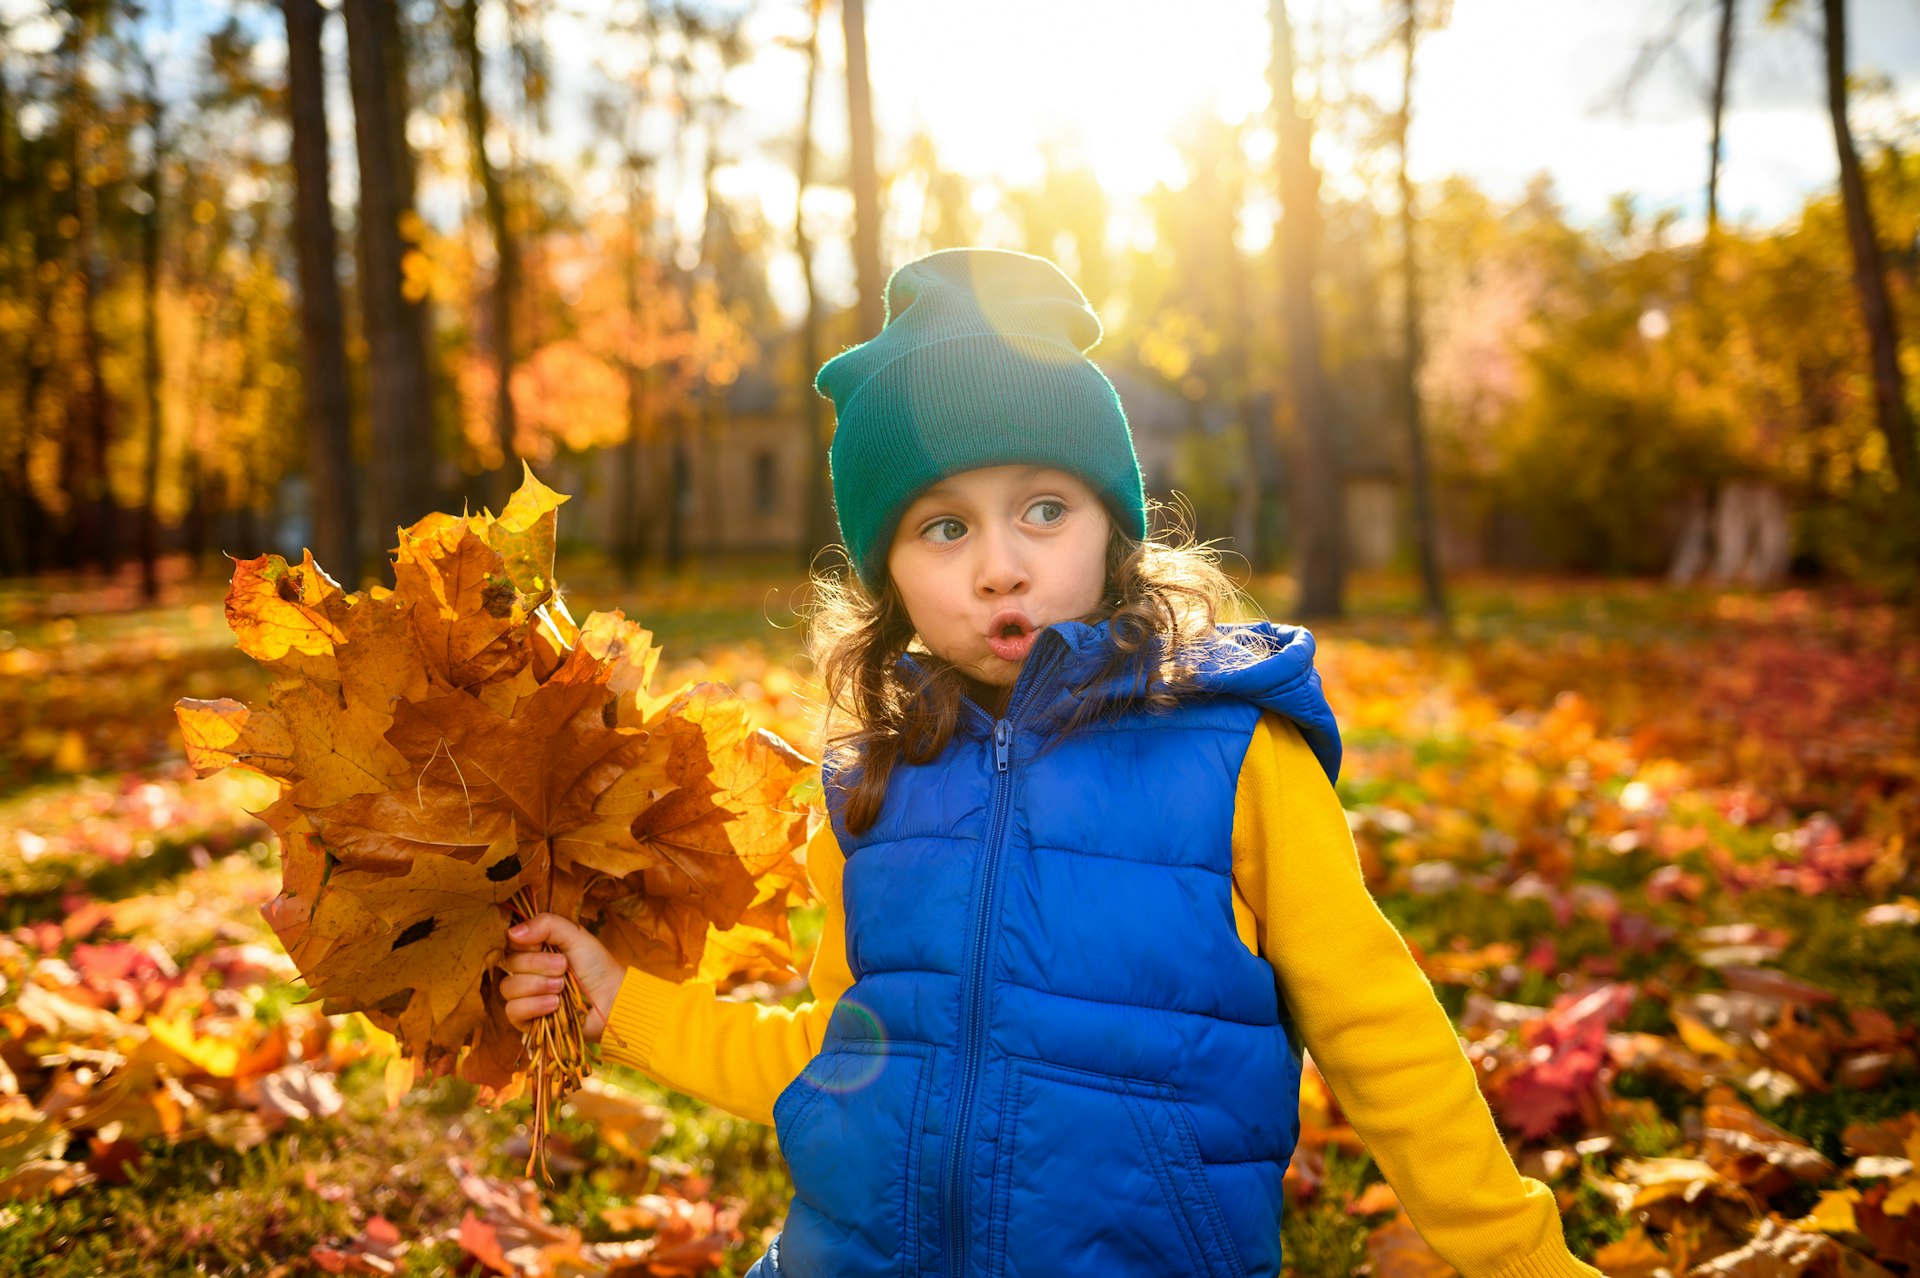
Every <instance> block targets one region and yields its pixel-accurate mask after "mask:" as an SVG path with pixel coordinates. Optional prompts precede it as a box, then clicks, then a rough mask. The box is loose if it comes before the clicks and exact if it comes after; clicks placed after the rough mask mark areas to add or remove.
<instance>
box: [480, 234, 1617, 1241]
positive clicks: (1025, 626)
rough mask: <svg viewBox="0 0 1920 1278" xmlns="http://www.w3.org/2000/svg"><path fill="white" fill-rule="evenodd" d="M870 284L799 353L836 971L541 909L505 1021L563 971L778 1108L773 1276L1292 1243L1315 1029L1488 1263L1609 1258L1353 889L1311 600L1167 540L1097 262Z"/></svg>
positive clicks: (897, 277)
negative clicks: (686, 944)
mask: <svg viewBox="0 0 1920 1278" xmlns="http://www.w3.org/2000/svg"><path fill="white" fill-rule="evenodd" d="M887 313H888V320H887V323H886V325H885V327H884V328H883V329H882V330H881V332H880V334H879V335H878V336H877V337H875V338H874V339H873V340H871V341H869V342H867V343H865V344H863V345H860V346H856V347H854V348H852V349H850V350H847V351H844V352H842V353H841V354H840V355H838V356H836V357H835V358H833V359H832V360H829V361H828V362H827V364H826V365H825V366H824V367H822V368H821V370H820V374H819V377H818V379H817V381H816V383H815V385H816V387H817V388H818V389H819V390H820V391H821V392H822V393H824V394H826V395H828V396H830V397H831V398H832V399H833V401H834V405H835V409H836V413H837V417H838V425H837V428H836V433H835V436H834V440H833V448H832V455H831V466H832V473H833V488H834V504H835V508H836V512H837V515H838V518H839V523H840V531H841V536H842V538H843V540H844V542H845V545H846V548H847V553H848V557H849V559H850V560H851V562H852V564H853V567H854V571H855V574H856V576H857V577H858V581H859V588H858V589H855V588H853V587H852V586H846V587H838V586H835V585H832V584H829V585H828V586H826V587H825V590H826V595H827V603H826V605H825V606H824V608H823V610H822V612H821V613H820V615H818V616H817V617H816V618H815V624H814V630H813V639H814V643H815V646H816V656H817V658H818V660H819V663H820V668H821V670H822V672H823V674H824V676H825V679H826V683H827V689H828V696H829V704H830V707H831V709H832V711H833V712H834V713H835V714H836V715H838V716H842V717H843V719H844V721H845V722H847V723H848V725H849V726H848V727H847V729H846V730H845V731H842V732H840V733H839V734H838V735H836V736H831V737H830V738H829V741H828V747H829V748H828V750H827V752H826V753H827V757H826V762H825V764H824V765H823V779H824V781H825V784H826V793H827V797H828V809H829V814H830V817H831V820H830V821H829V822H828V823H827V824H825V825H823V826H822V827H821V829H820V831H819V833H818V834H817V835H816V836H815V837H814V838H813V839H812V841H811V842H810V844H809V846H808V848H807V854H806V864H807V872H808V877H809V878H810V880H811V881H812V884H813V887H814V890H815V891H816V892H817V893H818V895H819V898H820V900H821V901H822V902H824V903H825V906H826V923H825V929H824V931H823V932H822V934H821V938H820V943H819V948H818V950H817V952H816V953H815V955H814V959H813V964H812V968H811V970H810V973H809V977H810V981H811V985H812V991H813V995H814V998H813V1001H812V1002H811V1003H809V1004H806V1005H804V1006H802V1007H799V1008H795V1009H792V1010H788V1009H785V1008H779V1007H767V1006H760V1005H756V1004H750V1003H741V1002H734V1001H728V1000H721V999H717V998H716V997H715V996H714V991H713V989H712V987H711V986H710V985H705V984H701V983H696V982H687V983H674V982H670V981H665V980H662V979H660V978H658V977H655V976H651V975H649V974H647V973H644V972H640V971H637V970H624V969H622V968H621V967H619V966H618V965H616V964H615V963H614V962H613V960H612V958H611V957H610V956H609V955H608V953H607V951H606V950H605V949H604V948H603V947H602V946H601V945H600V944H599V943H598V942H597V941H596V940H595V939H594V938H593V937H592V936H591V935H590V934H588V933H587V932H585V931H584V930H583V929H581V928H579V927H578V926H575V925H573V924H570V923H568V922H567V921H565V920H563V919H561V918H559V917H557V916H555V915H551V914H542V915H539V916H536V917H535V918H534V919H531V920H529V921H528V922H527V923H525V924H523V925H521V926H520V927H517V928H515V929H514V932H513V937H512V940H513V944H514V947H515V948H514V949H513V951H512V952H511V953H510V955H509V957H508V958H507V960H506V967H507V968H508V970H509V972H510V973H511V975H509V976H508V977H507V978H505V979H504V980H503V981H502V983H501V990H502V993H503V994H504V995H505V996H506V998H507V999H508V1002H507V1014H508V1016H509V1017H510V1018H511V1019H512V1020H513V1021H514V1023H515V1024H516V1025H520V1026H522V1027H525V1026H526V1025H528V1024H529V1023H531V1022H532V1021H534V1020H535V1019H536V1018H538V1017H540V1016H544V1015H547V1014H549V1013H551V1012H552V1011H553V1010H554V1008H555V1007H557V1006H558V996H557V994H556V993H555V991H557V990H558V989H560V988H561V985H562V978H563V976H564V974H565V973H566V971H567V970H568V968H569V967H571V968H572V969H573V970H574V971H575V972H576V973H577V974H578V976H579V978H580V980H581V983H582V985H583V986H584V988H585V989H586V991H587V993H588V996H589V997H590V999H591V1001H592V1003H593V1005H594V1009H595V1010H594V1012H593V1014H592V1016H591V1017H590V1018H589V1021H588V1024H587V1033H588V1036H589V1037H590V1038H593V1039H596V1040H598V1038H599V1036H600V1033H601V1031H602V1030H603V1029H604V1028H605V1027H606V1026H608V1025H611V1026H612V1027H613V1029H614V1030H615V1033H614V1034H612V1035H609V1036H608V1037H607V1039H606V1041H605V1042H603V1043H602V1044H601V1051H602V1053H603V1055H605V1056H607V1057H609V1058H611V1059H614V1060H618V1061H622V1062H625V1063H628V1064H631V1065H633V1066H635V1067H637V1068H639V1069H641V1070H644V1071H646V1072H647V1073H648V1074H650V1075H652V1076H653V1077H655V1078H657V1079H659V1080H660V1081H661V1082H663V1083H665V1084H667V1085H668V1086H670V1087H673V1088H677V1089H679V1090H681V1091H684V1092H688V1093H690V1094H692V1095H694V1096H697V1097H700V1098H702V1099H704V1100H707V1101H709V1102H711V1103H713V1104H715V1105H719V1106H721V1107H722V1108H724V1109H727V1110H730V1111H732V1112H735V1113H738V1114H742V1115H746V1116H748V1117H752V1118H756V1119H759V1120H760V1121H762V1122H771V1123H772V1124H773V1125H774V1128H775V1131H776V1133H777V1134H778V1138H779V1142H780V1148H781V1151H782V1153H783V1154H784V1156H785V1158H786V1160H787V1163H788V1166H789V1168H790V1169H791V1171H792V1174H793V1183H794V1191H795V1192H794V1198H793V1202H792V1204H791V1207H790V1209H789V1211H788V1214H787V1218H786V1222H785V1225H784V1227H783V1230H782V1232H781V1233H780V1235H779V1236H778V1237H777V1238H776V1239H775V1240H774V1242H773V1244H772V1246H771V1247H770V1248H769V1249H768V1251H767V1254H766V1255H765V1256H763V1257H762V1258H761V1259H760V1260H759V1261H758V1262H756V1264H755V1265H754V1267H753V1269H752V1270H750V1271H749V1273H750V1278H770V1276H771V1275H774V1274H793V1275H805V1276H812V1275H832V1276H834V1278H865V1276H868V1275H882V1274H886V1275H948V1276H950V1278H962V1276H963V1275H982V1276H985V1275H1006V1276H1007V1278H1070V1276H1073V1275H1086V1276H1087V1278H1094V1276H1096V1275H1098V1276H1099V1278H1135V1276H1142V1278H1144V1276H1146V1275H1186V1274H1196V1275H1197V1274H1204V1275H1212V1276H1214V1278H1226V1276H1227V1275H1235V1276H1240V1275H1261V1276H1267V1275H1275V1274H1278V1273H1279V1271H1280V1262H1281V1257H1280V1228H1279V1226H1280V1209H1281V1201H1282V1192H1281V1178H1282V1175H1283V1174H1284V1172H1285V1170H1286V1165H1287V1162H1288V1159H1289V1157H1290V1156H1291V1154H1292V1151H1293V1146H1294V1142H1295V1139H1296V1137H1297V1135H1298V1121H1299V1120H1298V1109H1299V1080H1300V1052H1301V1050H1302V1049H1303V1048H1308V1049H1311V1050H1312V1052H1313V1055H1314V1059H1315V1060H1316V1061H1317V1062H1318V1063H1319V1066H1320V1068H1321V1070H1322V1071H1323V1073H1324V1074H1325V1076H1326V1078H1327V1080H1328V1082H1329V1084H1330V1085H1331V1087H1332V1089H1333V1092H1334V1094H1335V1096H1336V1097H1337V1098H1338V1100H1339V1102H1340V1104H1341V1106H1342V1108H1343V1109H1344V1110H1345V1111H1346V1114H1347V1115H1348V1117H1349V1118H1350V1119H1351V1121H1352V1123H1353V1125H1354V1127H1355V1128H1356V1129H1358V1131H1359V1132H1360V1134H1361V1136H1362V1137H1364V1138H1365V1140H1366V1141H1367V1144H1368V1146H1369V1147H1370V1149H1371V1150H1372V1153H1373V1156H1374V1158H1375V1159H1376V1160H1377V1161H1378V1163H1379V1164H1380V1166H1381V1168H1382V1170H1383V1171H1384V1172H1385V1173H1386V1176H1387V1179H1388V1181H1389V1182H1390V1183H1391V1184H1392V1185H1393V1187H1394V1188H1395V1189H1396V1190H1397V1191H1398V1193H1399V1196H1400V1199H1401V1201H1402V1202H1403V1203H1404V1204H1405V1205H1406V1208H1407V1211H1408V1213H1409V1215H1410V1216H1411V1217H1412V1219H1413V1221H1414V1223H1415V1225H1416V1226H1417V1227H1418V1228H1419V1229H1420V1231H1421V1233H1422V1234H1423V1235H1424V1236H1425V1238H1426V1239H1427V1241H1428V1242H1429V1243H1431V1244H1432V1245H1433V1247H1434V1248H1435V1249H1436V1250H1437V1251H1438V1252H1439V1253H1440V1254H1441V1255H1442V1256H1444V1257H1445V1258H1446V1259H1447V1260H1448V1261H1450V1262H1451V1263H1452V1264H1453V1265H1454V1266H1456V1267H1457V1268H1458V1269H1459V1270H1460V1271H1461V1272H1462V1273H1463V1274H1465V1275H1467V1276H1468V1278H1480V1276H1481V1275H1486V1276H1487V1278H1549V1276H1550V1275H1579V1274H1584V1275H1591V1274H1594V1273H1595V1272H1596V1271H1594V1270H1593V1269H1591V1268H1590V1267H1588V1266H1586V1265H1584V1264H1582V1263H1580V1262H1579V1261H1577V1260H1575V1259H1574V1258H1573V1256H1571V1255H1570V1254H1569V1253H1568V1251H1567V1247H1566V1244H1565V1242H1564V1240H1563V1238H1562V1234H1561V1230H1560V1223H1559V1214H1558V1210H1557V1208H1556V1205H1555V1202H1554V1198H1553V1195H1552V1193H1551V1192H1550V1191H1549V1190H1548V1189H1547V1187H1546V1186H1545V1185H1543V1184H1540V1183H1539V1182H1537V1181H1533V1180H1528V1179H1524V1178H1522V1177H1521V1176H1520V1175H1519V1174H1518V1173H1517V1172H1516V1170H1515V1169H1514V1165H1513V1163H1512V1160H1511V1159H1510V1158H1509V1157H1508V1154H1507V1151H1506V1149H1505V1147H1504V1146H1503V1145H1502V1144H1501V1142H1500V1138H1499V1135H1498V1133H1497V1131H1496V1130H1495V1127H1494V1124H1493V1119H1492V1115H1491V1114H1490V1112H1489V1111H1488V1109H1487V1105H1486V1102H1485V1101H1484V1100H1483V1099H1482V1098H1481V1095H1480V1092H1479V1090H1478V1087H1477V1086H1476V1083H1475V1079H1474V1073H1473V1069H1472V1067H1471V1065H1470V1064H1469V1063H1468V1061H1467V1059H1466V1057H1465V1055H1464V1054H1463V1053H1462V1051H1461V1050H1460V1045H1459V1041H1458V1039H1457V1038H1456V1037H1455V1035H1454V1032H1453V1028H1452V1026H1451V1025H1450V1024H1449V1023H1448V1021H1447V1018H1446V1015H1445V1013H1444V1012H1443V1011H1442V1010H1441V1008H1440V1006H1439V1004H1438V1003H1437V1002H1436V1001H1435V999H1434V997H1433V993H1432V991H1431V989H1430V988H1429V986H1428V985H1427V982H1426V980H1425V978H1424V977H1423V976H1422V975H1421V973H1420V970H1419V968H1418V967H1417V966H1415V964H1414V962H1413V959H1412V957H1411V956H1410V955H1409V953H1408V951H1407V948H1406V946H1405V944H1404V943H1403V942H1402V941H1401V940H1400V938H1399V936H1398V935H1397V934H1396V933H1395V932H1394V930H1393V928H1392V925H1391V924H1389V923H1388V922H1387V921H1386V919H1385V918H1384V917H1383V916H1382V915H1381V914H1380V912H1379V910H1378V909H1377V908H1376V907H1375V905H1374V903H1373V900H1372V898H1371V897H1370V896H1369V895H1368V893H1367V889H1366V885H1365V883H1364V881H1363V880H1362V877H1361V874H1360V868H1359V864H1358V859H1357V857H1356V855H1355V852H1354V847H1353V842H1352V839H1351V836H1350V835H1349V833H1348V830H1347V824H1346V820H1345V814H1344V812H1343V811H1342V809H1341V806H1340V802H1339V800H1338V798H1337V797H1336V796H1335V794H1334V790H1333V784H1332V783H1333V780H1334V777H1335V775H1336V773H1337V771H1338V769H1339V763H1340V740H1339V735H1338V732H1337V730H1336V728H1335V726H1334V721H1333V716H1332V713H1331V712H1330V710H1329V709H1328V707H1327V703H1326V701H1325V699H1324V698H1323V696H1322V695H1321V691H1320V680H1319V676H1318V675H1317V674H1316V673H1315V672H1314V669H1313V639H1312V637H1311V636H1310V635H1309V634H1308V633H1307V632H1306V631H1304V630H1301V629H1298V628H1296V627H1288V626H1276V625H1272V624H1269V623H1264V622H1263V623H1258V624H1253V625H1244V626H1216V624H1215V615H1216V610H1217V608H1218V606H1219V605H1220V604H1221V603H1222V602H1223V600H1224V599H1225V598H1226V597H1227V596H1228V595H1229V593H1230V589H1231V588H1230V586H1229V584H1228V583H1227V581H1226V579H1225V578H1224V577H1223V576H1222V575H1221V573H1220V572H1219V570H1218V569H1217V568H1216V567H1215V566H1214V565H1213V564H1212V562H1211V561H1210V560H1209V559H1208V558H1207V557H1206V556H1205V555H1203V554H1201V553H1199V552H1196V551H1194V550H1192V549H1187V548H1175V547H1171V546H1167V545H1164V544H1161V543H1158V542H1155V541H1153V540H1151V539H1150V538H1149V536H1148V529H1147V518H1146V504H1145V500H1144V497H1143V494H1142V491H1141V482H1140V472H1139V466H1138V463H1137V461H1136V460H1135V456H1134V451H1133V442H1132V437H1131V435H1130V434H1129V432H1128V429H1127V424H1126V418H1125V416H1124V415H1123V413H1122V411H1121V408H1120V403H1119V400H1118V397H1117V396H1116V395H1115V393H1114V390H1113V387H1112V385H1111V384H1110V383H1109V382H1108V381H1107V379H1106V378H1105V377H1104V376H1103V375H1102V374H1101V373H1100V371H1099V370H1098V369H1097V368H1096V367H1094V365H1093V364H1092V363H1091V362H1090V361H1088V360H1087V359H1086V357H1085V355H1084V354H1083V352H1084V351H1086V350H1088V349H1090V348H1091V347H1092V346H1093V345H1094V343H1095V342H1097V341H1098V340H1099V336H1100V325H1099V321H1098V319H1097V317H1096V316H1095V315H1094V312H1093V310H1092V309H1091V308H1090V307H1089V306H1088V305H1087V302H1086V299H1085V298H1084V297H1083V296H1082V295H1081V293H1080V291H1079V289H1078V288H1076V287H1075V286H1074V284H1073V283H1072V282H1071V281H1070V280H1068V279H1067V277H1066V276H1065V275H1063V274H1062V273H1061V272H1060V271H1059V269H1058V268H1056V267H1055V266H1054V265H1053V264H1052V263H1050V262H1048V261H1046V260H1045V259H1042V258H1037V257H1029V256H1027V255H1025V254H1019V253H1005V252H996V251H987V250H979V249H956V250H949V251H946V252H940V253H934V254H932V255H930V256H928V257H924V258H921V259H920V260H918V261H915V262H911V263H909V264H907V265H906V266H903V267H901V268H900V269H899V270H898V271H897V272H895V273H894V275H893V278H892V279H891V280H890V281H889V283H888V286H887ZM840 721H842V719H833V720H830V722H840ZM549 944H550V945H553V946H555V947H557V952H549V951H542V950H541V949H540V948H539V947H540V946H542V945H549Z"/></svg>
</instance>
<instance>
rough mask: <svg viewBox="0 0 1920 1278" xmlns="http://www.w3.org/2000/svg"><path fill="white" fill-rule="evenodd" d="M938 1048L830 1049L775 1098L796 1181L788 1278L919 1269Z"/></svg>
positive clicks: (788, 1232) (877, 1043)
mask: <svg viewBox="0 0 1920 1278" xmlns="http://www.w3.org/2000/svg"><path fill="white" fill-rule="evenodd" d="M932 1050H933V1049H932V1048H931V1047H930V1046H929V1045H927V1044H925V1043H913V1042H900V1041H882V1040H877V1039H875V1040H849V1041H846V1042H840V1043H834V1044H832V1045H830V1046H828V1047H826V1048H824V1049H823V1050H822V1051H821V1052H820V1053H819V1054H818V1055H816V1056H815V1057H814V1058H813V1059H812V1060H811V1061H808V1062H807V1066H806V1068H805V1069H803V1070H801V1071H800V1074H799V1076H798V1077H797V1078H795V1079H794V1080H793V1081H792V1082H791V1083H789V1084H788V1085H787V1086H786V1088H785V1089H784V1090H782V1091H781V1093H780V1095H779V1096H778V1097H777V1098H776V1099H775V1100H774V1103H773V1126H774V1134H775V1136H776V1138H777V1139H778V1140H779V1143H780V1153H781V1155H782V1156H783V1157H784V1158H785V1159H786V1161H787V1169H788V1170H789V1171H790V1172H791V1173H792V1174H793V1203H792V1205H791V1206H790V1207H789V1208H788V1211H787V1220H786V1224H785V1225H784V1226H783V1228H782V1230H781V1235H780V1272H781V1273H782V1274H792V1275H797V1276H798V1278H809V1276H810V1275H829V1274H830V1275H833V1278H880V1276H881V1275H888V1276H889V1278H891V1276H892V1275H899V1274H910V1273H914V1272H916V1271H917V1269H918V1263H919V1242H920V1230H919V1221H920V1214H921V1205H920V1186H921V1183H922V1172H921V1166H920V1164H921V1159H922V1143H923V1142H922V1139H921V1132H922V1129H923V1127H924V1120H925V1114H926V1105H927V1091H928V1088H929V1087H930V1086H931V1083H932V1074H931V1070H930V1069H929V1068H928V1060H929V1057H930V1055H931V1053H932Z"/></svg>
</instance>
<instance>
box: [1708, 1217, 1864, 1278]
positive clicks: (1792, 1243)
mask: <svg viewBox="0 0 1920 1278" xmlns="http://www.w3.org/2000/svg"><path fill="white" fill-rule="evenodd" d="M1687 1274H1688V1278H1799V1276H1800V1275H1807V1276H1808V1278H1893V1275H1892V1274H1891V1273H1889V1272H1888V1271H1887V1270H1886V1269H1884V1268H1882V1267H1881V1266H1879V1265H1877V1264H1875V1263H1874V1262H1873V1261H1871V1260H1868V1259H1867V1258H1866V1257H1865V1256H1863V1255H1861V1254H1860V1253H1859V1252H1857V1251H1855V1250H1853V1249H1852V1248H1851V1247H1845V1246H1842V1245H1841V1244H1840V1243H1837V1242H1835V1241H1834V1240H1833V1239H1831V1238H1827V1237H1824V1236H1822V1235H1820V1234H1810V1233H1806V1232H1804V1231H1802V1230H1798V1229H1795V1228H1793V1227H1792V1226H1790V1225H1783V1224H1781V1223H1780V1222H1779V1221H1776V1220H1765V1221H1762V1222H1761V1224H1760V1229H1759V1232H1758V1233H1756V1234H1755V1235H1754V1237H1753V1241H1752V1242H1750V1243H1748V1244H1747V1245H1746V1246H1744V1247H1742V1248H1740V1249H1739V1250H1737V1251H1729V1252H1726V1253H1725V1254H1723V1255H1720V1256H1716V1257H1715V1258H1714V1259H1712V1260H1709V1261H1707V1262H1706V1263H1705V1264H1701V1265H1696V1266H1694V1267H1693V1268H1692V1269H1689V1270H1688V1271H1687Z"/></svg>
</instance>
